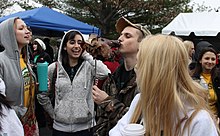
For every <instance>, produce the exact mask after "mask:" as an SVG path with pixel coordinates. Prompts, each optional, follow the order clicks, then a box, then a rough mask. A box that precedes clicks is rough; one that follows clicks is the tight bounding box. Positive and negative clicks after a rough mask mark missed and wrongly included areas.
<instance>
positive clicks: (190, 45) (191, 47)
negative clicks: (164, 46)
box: [183, 40, 195, 64]
mask: <svg viewBox="0 0 220 136" xmlns="http://www.w3.org/2000/svg"><path fill="white" fill-rule="evenodd" d="M183 43H184V45H185V47H186V50H187V52H188V55H189V64H190V63H191V62H192V57H193V54H194V53H195V47H194V43H193V42H192V41H188V40H186V41H184V42H183Z"/></svg>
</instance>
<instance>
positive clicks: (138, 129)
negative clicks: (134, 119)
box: [122, 124, 145, 136]
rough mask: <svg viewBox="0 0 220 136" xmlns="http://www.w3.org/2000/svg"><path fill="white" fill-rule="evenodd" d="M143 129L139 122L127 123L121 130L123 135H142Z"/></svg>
mask: <svg viewBox="0 0 220 136" xmlns="http://www.w3.org/2000/svg"><path fill="white" fill-rule="evenodd" d="M144 134H145V129H144V126H143V125H141V124H127V125H126V126H125V127H124V129H123V130H122V135H123V136H144Z"/></svg>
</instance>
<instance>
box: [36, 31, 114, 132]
mask: <svg viewBox="0 0 220 136" xmlns="http://www.w3.org/2000/svg"><path fill="white" fill-rule="evenodd" d="M67 33H68V32H67ZM65 36H66V34H65V35H64V36H63V39H64V37H65ZM63 39H62V41H61V44H60V49H59V53H58V63H57V71H58V73H57V79H56V83H55V88H56V89H55V90H56V92H55V107H54V109H53V108H52V105H51V102H50V100H49V98H48V97H47V95H44V94H39V95H38V100H39V102H40V103H41V104H42V105H43V107H44V109H45V110H46V111H47V112H48V113H49V115H50V116H51V117H52V118H54V124H53V128H54V129H56V130H59V131H63V132H76V131H80V130H84V129H88V128H91V127H93V126H94V125H95V119H94V101H93V98H92V86H93V83H94V74H95V69H94V67H95V60H94V59H93V57H92V56H91V55H90V54H89V53H83V54H82V56H81V57H82V58H83V59H84V61H83V62H82V64H81V66H80V67H79V69H78V70H77V72H76V75H75V76H74V78H73V81H72V82H71V80H70V78H69V76H68V74H67V72H66V71H65V69H64V67H63V66H62V54H61V49H62V45H63ZM55 63H56V62H55ZM55 63H52V64H51V65H49V67H48V77H49V79H50V81H52V78H53V72H54V70H55V68H56V65H55ZM96 64H97V65H96V66H97V71H96V72H97V73H96V77H97V78H98V79H103V78H105V77H107V75H108V73H110V70H109V69H108V68H107V66H106V65H105V64H104V63H102V61H100V60H97V62H96Z"/></svg>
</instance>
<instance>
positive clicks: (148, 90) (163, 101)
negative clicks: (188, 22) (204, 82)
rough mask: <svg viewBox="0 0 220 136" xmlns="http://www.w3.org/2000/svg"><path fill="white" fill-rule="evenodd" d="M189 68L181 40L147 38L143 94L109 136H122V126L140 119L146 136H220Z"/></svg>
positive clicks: (141, 62)
mask: <svg viewBox="0 0 220 136" xmlns="http://www.w3.org/2000/svg"><path fill="white" fill-rule="evenodd" d="M187 66H188V56H187V51H186V49H185V47H184V44H183V42H182V41H181V40H180V39H179V38H177V37H174V36H168V35H161V34H159V35H154V36H150V37H147V38H145V39H144V40H143V41H142V42H141V44H140V50H139V52H138V55H137V66H136V72H137V84H138V86H139V88H140V91H141V93H140V94H138V95H137V96H136V97H135V98H134V100H133V101H132V104H131V107H130V109H129V111H128V112H127V113H126V114H125V116H123V118H122V119H121V120H119V122H118V124H117V125H116V126H115V127H114V128H113V129H112V130H111V131H110V133H109V134H110V136H115V135H117V136H120V135H121V131H122V130H123V126H125V125H126V124H129V123H137V120H138V119H139V118H140V117H142V119H143V124H144V127H145V131H146V134H145V135H146V136H161V135H164V136H218V133H217V124H215V121H214V116H213V115H212V113H211V112H210V111H209V110H208V109H207V105H206V102H205V100H204V99H203V97H204V96H203V95H204V90H202V88H201V86H199V85H198V84H197V83H195V82H193V80H192V78H191V77H190V75H189V73H188V68H187Z"/></svg>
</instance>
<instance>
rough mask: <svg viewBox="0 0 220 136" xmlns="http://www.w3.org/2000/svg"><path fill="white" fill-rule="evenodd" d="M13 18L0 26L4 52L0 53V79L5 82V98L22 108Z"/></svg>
mask: <svg viewBox="0 0 220 136" xmlns="http://www.w3.org/2000/svg"><path fill="white" fill-rule="evenodd" d="M14 21H15V18H11V19H8V20H5V21H3V22H2V23H1V24H0V41H1V44H2V45H3V46H4V48H5V50H4V51H3V52H1V53H0V78H2V79H3V80H4V81H5V85H6V96H7V97H8V98H9V100H12V101H13V102H14V103H13V104H14V105H16V106H22V105H23V99H24V98H23V97H24V92H23V91H24V81H23V78H22V72H21V68H20V54H19V49H18V44H17V40H16V36H15V31H14Z"/></svg>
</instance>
